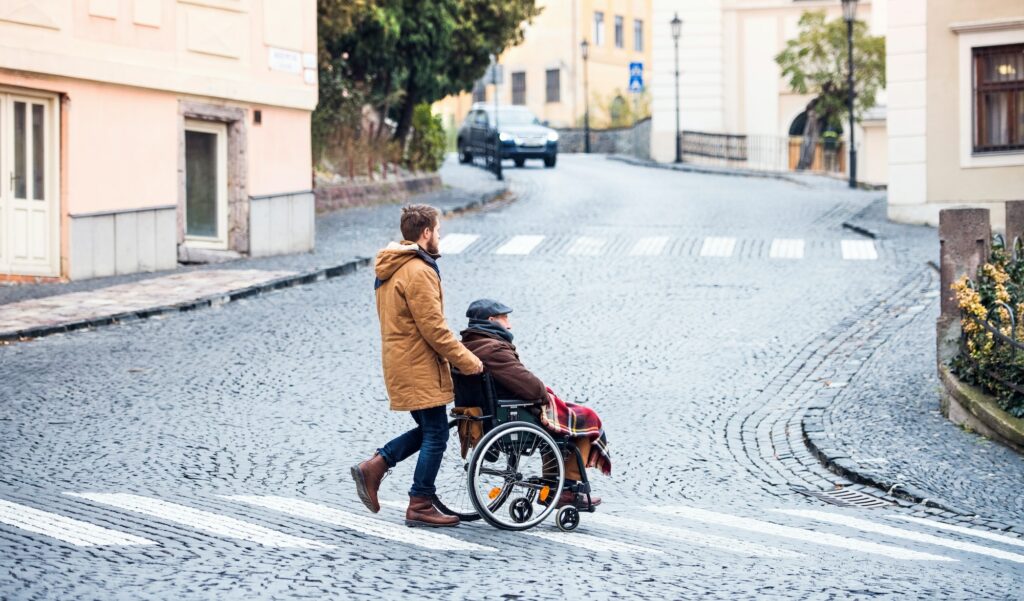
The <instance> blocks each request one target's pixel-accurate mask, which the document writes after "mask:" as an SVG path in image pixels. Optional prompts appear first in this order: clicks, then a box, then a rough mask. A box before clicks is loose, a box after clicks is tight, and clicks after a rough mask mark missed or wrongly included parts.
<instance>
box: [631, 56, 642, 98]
mask: <svg viewBox="0 0 1024 601" xmlns="http://www.w3.org/2000/svg"><path fill="white" fill-rule="evenodd" d="M629 91H630V92H632V93H634V94H639V93H640V92H643V91H644V64H643V63H629Z"/></svg>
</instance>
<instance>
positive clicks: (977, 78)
mask: <svg viewBox="0 0 1024 601" xmlns="http://www.w3.org/2000/svg"><path fill="white" fill-rule="evenodd" d="M1015 52H1016V53H1020V54H1024V43H1021V44H1000V45H996V46H974V47H972V48H971V63H972V69H971V71H972V75H973V79H972V82H971V87H972V92H971V94H972V97H973V101H974V108H973V119H972V120H973V125H974V127H973V135H972V139H971V152H972V154H975V155H987V154H992V153H1004V152H1024V140H1022V139H1021V137H1022V135H1024V132H1021V131H1019V129H1020V127H1021V124H1020V122H1019V118H1015V117H1018V114H1019V113H1018V107H1019V105H1021V104H1022V103H1024V78H1022V79H1018V80H1016V81H1006V82H985V81H983V78H984V75H983V69H982V68H983V66H985V64H986V60H985V59H986V58H988V57H991V56H994V55H997V54H1006V53H1010V54H1012V53H1015ZM1000 92H1005V93H1007V96H1008V98H1007V100H1008V102H1007V106H1006V111H1007V115H1006V117H1007V119H1006V121H1007V126H1008V128H1009V131H1008V132H1007V139H1008V143H1007V144H1000V145H992V144H989V145H981V144H979V142H981V137H982V132H983V130H984V126H985V123H986V122H987V120H988V118H990V117H991V115H989V114H988V111H985V110H984V104H983V102H982V100H983V98H984V96H985V95H987V94H992V93H1000Z"/></svg>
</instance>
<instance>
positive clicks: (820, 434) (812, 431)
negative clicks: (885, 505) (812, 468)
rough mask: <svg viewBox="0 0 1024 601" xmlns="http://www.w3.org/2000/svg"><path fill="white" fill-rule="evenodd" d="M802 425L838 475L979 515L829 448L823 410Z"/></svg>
mask: <svg viewBox="0 0 1024 601" xmlns="http://www.w3.org/2000/svg"><path fill="white" fill-rule="evenodd" d="M800 428H801V430H802V431H803V439H804V444H805V445H806V446H807V449H808V450H809V451H810V452H811V454H812V455H814V456H815V457H817V458H818V461H819V462H821V464H822V465H824V466H825V467H826V468H827V469H828V471H830V472H832V473H833V474H836V475H837V476H842V477H843V478H846V479H847V480H849V481H851V482H855V483H857V484H863V485H865V486H871V487H874V488H878V489H881V490H882V491H883V492H885V494H887V495H889V496H891V497H894V498H897V499H902V500H904V501H909V502H911V503H914V504H916V505H924V506H925V507H932V508H934V509H939V510H942V511H948V512H950V513H954V514H957V515H961V516H966V517H973V516H974V515H975V514H974V513H973V512H970V511H966V510H964V509H961V508H959V507H956V506H954V505H953V504H952V503H949V502H948V501H945V500H944V499H940V498H937V497H935V496H934V495H930V494H928V493H927V492H925V491H923V490H920V489H918V488H917V487H915V486H912V485H909V484H903V483H901V482H891V481H889V480H886V479H884V478H882V477H881V476H879V475H877V474H874V473H872V472H870V471H869V470H865V469H863V468H861V467H860V465H858V464H857V462H855V461H853V460H852V459H850V456H849V455H847V454H845V453H843V452H841V451H839V450H837V449H832V448H829V447H828V446H826V445H828V441H827V440H826V439H825V437H824V424H823V423H822V414H821V413H820V412H813V413H809V414H807V415H805V416H804V417H803V419H801V420H800Z"/></svg>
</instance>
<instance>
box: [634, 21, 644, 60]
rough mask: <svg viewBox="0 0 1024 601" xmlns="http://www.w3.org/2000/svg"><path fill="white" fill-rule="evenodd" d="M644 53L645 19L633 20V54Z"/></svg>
mask: <svg viewBox="0 0 1024 601" xmlns="http://www.w3.org/2000/svg"><path fill="white" fill-rule="evenodd" d="M638 30H639V31H638ZM638 34H639V35H638ZM643 51H644V20H643V19H633V52H643Z"/></svg>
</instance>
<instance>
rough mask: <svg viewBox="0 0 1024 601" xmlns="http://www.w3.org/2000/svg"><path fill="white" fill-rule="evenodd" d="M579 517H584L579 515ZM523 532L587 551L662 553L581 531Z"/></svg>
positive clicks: (661, 553)
mask: <svg viewBox="0 0 1024 601" xmlns="http://www.w3.org/2000/svg"><path fill="white" fill-rule="evenodd" d="M581 519H586V518H585V517H581ZM523 534H526V535H527V536H532V537H534V538H541V539H544V540H547V541H551V542H553V543H561V544H563V545H570V546H573V547H579V548H581V549H587V550H588V551H598V552H604V553H635V554H641V555H663V554H664V553H663V552H662V551H659V550H657V549H649V548H647V547H641V546H640V545H633V544H630V543H623V542H619V541H615V540H611V539H607V538H601V537H599V536H593V535H590V534H584V533H582V532H559V531H555V532H551V531H544V530H527V531H526V532H524V533H523Z"/></svg>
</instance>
